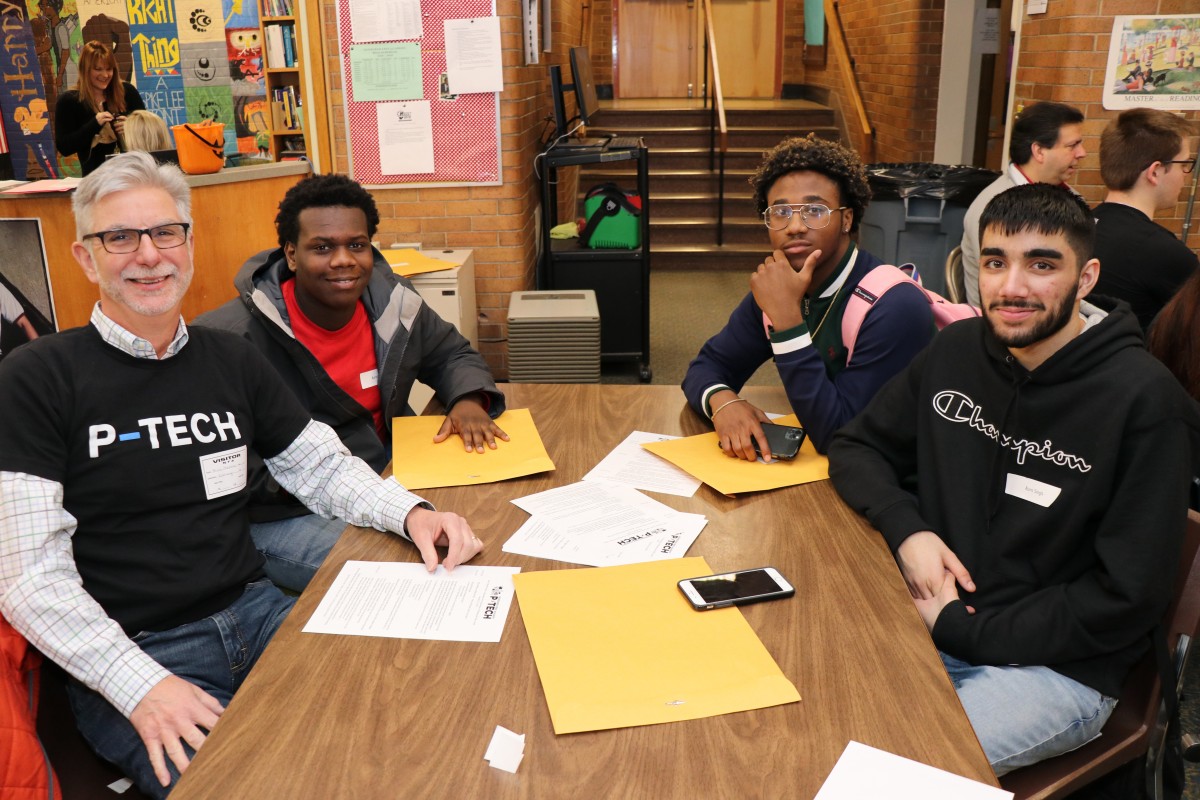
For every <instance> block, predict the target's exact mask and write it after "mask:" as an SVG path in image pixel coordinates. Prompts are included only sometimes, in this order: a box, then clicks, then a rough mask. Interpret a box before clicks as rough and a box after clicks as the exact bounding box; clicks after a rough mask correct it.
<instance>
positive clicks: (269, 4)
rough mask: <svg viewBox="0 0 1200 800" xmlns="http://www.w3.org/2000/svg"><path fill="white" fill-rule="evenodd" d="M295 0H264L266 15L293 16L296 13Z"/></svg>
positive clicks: (263, 6) (263, 10)
mask: <svg viewBox="0 0 1200 800" xmlns="http://www.w3.org/2000/svg"><path fill="white" fill-rule="evenodd" d="M295 8H296V7H295V3H294V2H293V0H262V13H263V16H264V17H291V16H294V15H295Z"/></svg>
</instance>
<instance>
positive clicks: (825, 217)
mask: <svg viewBox="0 0 1200 800" xmlns="http://www.w3.org/2000/svg"><path fill="white" fill-rule="evenodd" d="M849 207H850V206H838V207H837V208H830V207H829V206H824V205H821V204H820V203H780V204H779V205H774V206H767V210H766V211H764V212H763V214H762V216H763V224H764V225H766V226H767V227H768V228H770V229H771V230H773V231H781V230H783V229H784V228H786V227H787V226H788V225H790V224H791V222H792V215H793V214H799V215H800V219H801V221H802V222H803V223H804V224H805V225H806V226H807V227H809V228H811V229H813V230H820V229H821V228H824V227H825V226H826V225H828V224H829V220H830V218H832V217H833V212H834V211H845V210H846V209H848V208H849Z"/></svg>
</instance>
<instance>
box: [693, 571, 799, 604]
mask: <svg viewBox="0 0 1200 800" xmlns="http://www.w3.org/2000/svg"><path fill="white" fill-rule="evenodd" d="M679 591H681V592H683V596H684V597H686V598H687V600H688V602H689V603H691V604H692V608H694V609H696V610H697V611H708V610H709V609H713V608H725V607H727V606H742V605H749V604H750V603H761V602H763V601H764V600H777V599H780V598H783V597H791V596H792V595H794V594H795V593H796V590H795V589H794V588H792V585H791V584H790V583H788V582H787V580H786V579H785V578H784V577H783V576H782V575H780V574H779V570H777V569H775V568H774V567H759V568H758V569H743V570H738V571H737V572H722V573H719V574H717V575H707V576H703V577H699V578H687V579H686V580H682V581H680V582H679Z"/></svg>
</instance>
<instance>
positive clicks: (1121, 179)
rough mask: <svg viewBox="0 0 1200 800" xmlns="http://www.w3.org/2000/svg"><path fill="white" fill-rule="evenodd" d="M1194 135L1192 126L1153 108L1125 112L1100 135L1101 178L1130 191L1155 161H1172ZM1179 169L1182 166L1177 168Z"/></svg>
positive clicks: (1181, 119) (1109, 185) (1119, 188)
mask: <svg viewBox="0 0 1200 800" xmlns="http://www.w3.org/2000/svg"><path fill="white" fill-rule="evenodd" d="M1192 133H1193V126H1192V123H1190V122H1188V121H1187V120H1186V119H1184V118H1183V117H1177V116H1175V115H1174V114H1171V113H1169V112H1166V111H1160V110H1158V109H1154V108H1131V109H1129V110H1128V111H1122V112H1121V113H1120V114H1118V115H1117V118H1116V119H1114V120H1113V121H1112V122H1110V123H1109V124H1108V127H1107V128H1105V129H1104V133H1103V134H1101V136H1100V177H1101V178H1103V180H1104V185H1105V186H1106V187H1108V188H1109V189H1115V190H1116V191H1119V192H1127V191H1129V190H1130V189H1132V188H1133V185H1134V184H1135V183H1137V179H1138V177H1139V176H1140V175H1141V174H1142V172H1143V171H1144V170H1145V169H1146V167H1148V166H1150V165H1151V164H1153V163H1154V162H1155V161H1161V162H1163V163H1164V164H1165V163H1167V162H1169V161H1171V160H1172V159H1173V158H1175V156H1176V155H1178V154H1179V151H1180V150H1182V149H1183V141H1184V139H1186V138H1187V137H1189V136H1191V135H1192ZM1175 166H1179V165H1175Z"/></svg>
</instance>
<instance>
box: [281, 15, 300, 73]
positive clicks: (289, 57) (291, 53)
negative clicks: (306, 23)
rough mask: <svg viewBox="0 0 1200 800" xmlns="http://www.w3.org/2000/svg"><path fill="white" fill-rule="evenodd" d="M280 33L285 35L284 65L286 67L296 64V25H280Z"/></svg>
mask: <svg viewBox="0 0 1200 800" xmlns="http://www.w3.org/2000/svg"><path fill="white" fill-rule="evenodd" d="M279 28H280V31H279V32H280V33H281V34H282V35H283V65H284V66H285V67H294V66H296V26H294V25H280V26H279Z"/></svg>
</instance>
